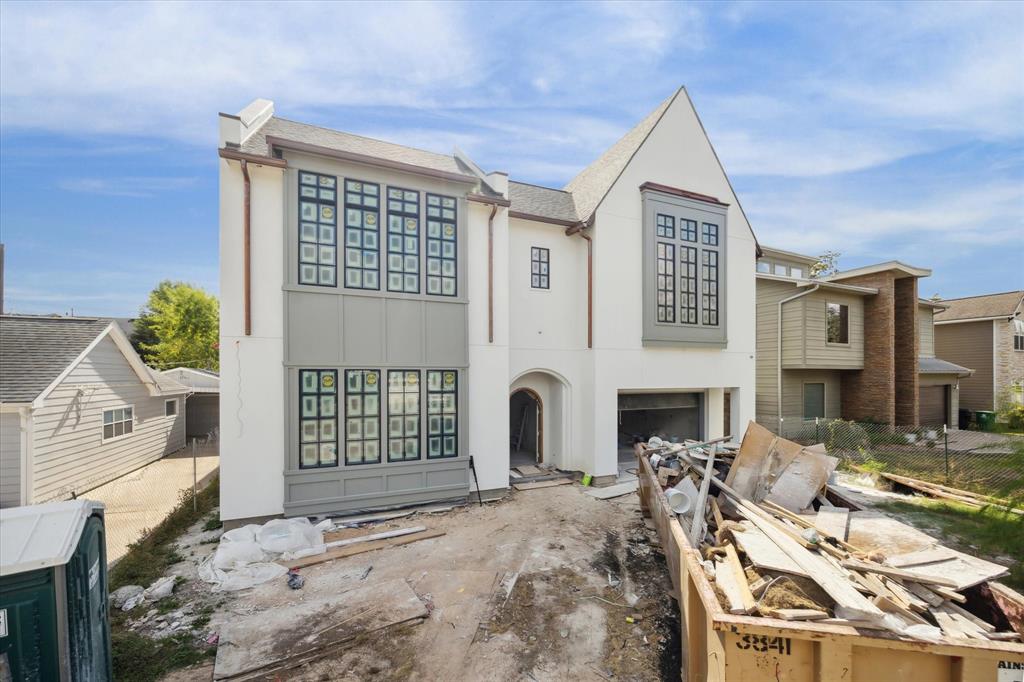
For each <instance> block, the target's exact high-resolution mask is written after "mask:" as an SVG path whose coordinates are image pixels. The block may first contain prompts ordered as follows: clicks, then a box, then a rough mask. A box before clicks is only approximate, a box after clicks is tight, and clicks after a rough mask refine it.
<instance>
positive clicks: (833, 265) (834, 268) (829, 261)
mask: <svg viewBox="0 0 1024 682" xmlns="http://www.w3.org/2000/svg"><path fill="white" fill-rule="evenodd" d="M840 255H841V254H840V253H839V252H838V251H826V252H825V253H823V254H821V255H820V256H818V262H817V263H815V264H814V265H812V266H811V272H810V275H811V278H812V279H816V278H818V277H828V276H829V275H834V274H836V272H838V270H839V256H840Z"/></svg>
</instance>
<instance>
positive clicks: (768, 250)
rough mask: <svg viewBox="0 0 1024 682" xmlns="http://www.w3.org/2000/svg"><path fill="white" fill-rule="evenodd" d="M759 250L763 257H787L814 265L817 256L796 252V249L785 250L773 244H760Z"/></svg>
mask: <svg viewBox="0 0 1024 682" xmlns="http://www.w3.org/2000/svg"><path fill="white" fill-rule="evenodd" d="M761 252H762V254H763V257H764V258H773V257H779V258H788V259H790V260H795V261H801V262H803V263H806V264H808V265H814V264H815V263H817V262H818V258H817V256H808V255H806V254H803V253H797V252H796V251H786V250H784V249H776V248H775V247H773V246H765V245H764V244H762V245H761Z"/></svg>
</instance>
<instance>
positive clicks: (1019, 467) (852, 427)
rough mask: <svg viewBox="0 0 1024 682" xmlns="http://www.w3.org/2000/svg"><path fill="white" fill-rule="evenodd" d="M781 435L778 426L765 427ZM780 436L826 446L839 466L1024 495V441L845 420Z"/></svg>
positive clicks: (808, 424)
mask: <svg viewBox="0 0 1024 682" xmlns="http://www.w3.org/2000/svg"><path fill="white" fill-rule="evenodd" d="M764 426H765V427H766V428H769V429H771V430H772V431H773V432H776V433H778V432H779V431H780V429H779V428H778V424H776V423H772V424H765V425H764ZM781 435H782V436H783V437H785V438H788V439H790V440H793V441H796V442H798V443H803V444H807V445H811V444H814V443H824V445H825V447H826V449H827V450H828V453H829V454H830V455H832V456H833V457H838V458H839V460H840V462H841V466H846V467H849V468H852V465H855V466H857V467H858V468H861V469H865V468H866V469H868V470H874V471H884V472H888V473H892V474H897V475H900V476H908V477H911V478H917V479H921V480H924V481H930V482H932V483H941V484H943V485H948V486H952V487H955V488H961V489H964V490H971V491H973V492H976V493H981V494H984V495H993V496H996V497H1000V498H1019V497H1020V496H1021V495H1024V436H1016V435H1007V434H999V433H988V432H984V431H960V430H953V429H950V430H947V429H945V428H943V427H941V426H937V427H936V426H919V427H911V426H892V425H890V424H872V423H865V422H852V421H843V420H841V419H818V420H815V421H787V422H784V423H783V428H782V429H781Z"/></svg>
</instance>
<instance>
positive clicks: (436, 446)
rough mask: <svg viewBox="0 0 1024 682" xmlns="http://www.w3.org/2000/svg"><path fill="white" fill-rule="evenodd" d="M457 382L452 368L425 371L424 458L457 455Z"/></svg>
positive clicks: (456, 375)
mask: <svg viewBox="0 0 1024 682" xmlns="http://www.w3.org/2000/svg"><path fill="white" fill-rule="evenodd" d="M458 402H459V382H458V373H457V372H456V371H455V370H453V369H445V370H434V369H432V370H427V458H428V459H437V458H441V457H458V455H459V429H458Z"/></svg>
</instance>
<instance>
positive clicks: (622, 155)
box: [565, 88, 683, 220]
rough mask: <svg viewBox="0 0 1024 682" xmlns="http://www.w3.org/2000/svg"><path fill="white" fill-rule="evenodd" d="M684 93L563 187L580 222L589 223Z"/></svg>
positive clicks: (664, 105) (672, 98) (658, 107)
mask: <svg viewBox="0 0 1024 682" xmlns="http://www.w3.org/2000/svg"><path fill="white" fill-rule="evenodd" d="M682 91H683V89H682V88H678V89H677V90H676V91H675V92H674V93H672V96H671V97H669V98H668V99H666V100H665V101H664V102H662V103H661V104H659V105H658V106H657V108H656V109H655V110H654V111H652V112H651V113H649V114H647V117H646V118H644V120H642V121H640V123H638V124H637V125H636V126H635V127H634V128H633V129H632V130H630V131H629V132H628V133H626V134H625V135H623V136H622V137H621V138H620V139H619V141H618V142H616V143H615V144H613V145H612V146H611V147H609V148H608V150H607V151H606V152H605V153H604V154H602V155H601V156H600V157H598V159H597V160H596V161H594V162H593V163H592V164H590V165H589V166H587V167H586V168H584V169H583V170H582V171H580V173H579V174H578V175H577V176H576V177H575V178H573V179H572V180H570V181H569V183H568V184H567V185H566V186H565V190H566V191H567V192H572V195H573V198H574V199H575V201H576V210H577V212H578V214H579V218H580V220H589V219H590V217H591V216H592V215H593V214H594V211H596V210H597V207H598V205H599V204H600V203H601V201H602V200H603V199H604V197H605V195H606V194H608V191H609V190H610V189H611V188H612V185H614V184H615V181H616V180H618V179H619V176H620V175H622V172H623V171H624V170H626V166H628V165H629V162H630V160H631V159H632V158H633V156H634V155H635V154H636V153H637V151H638V150H639V149H640V147H641V145H643V143H644V140H646V139H647V136H648V135H650V134H651V131H652V130H654V127H655V126H656V125H658V121H660V120H661V117H662V116H664V115H665V112H666V111H668V108H669V107H670V106H672V102H674V101H675V99H676V97H678V96H679V93H681V92H682Z"/></svg>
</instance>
